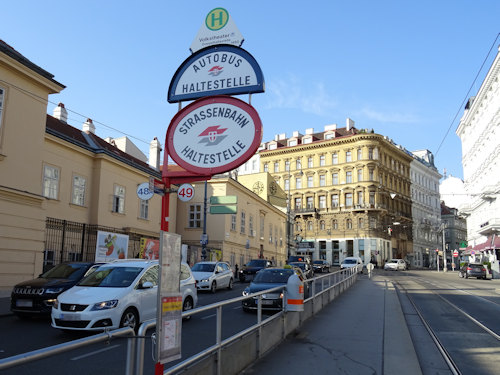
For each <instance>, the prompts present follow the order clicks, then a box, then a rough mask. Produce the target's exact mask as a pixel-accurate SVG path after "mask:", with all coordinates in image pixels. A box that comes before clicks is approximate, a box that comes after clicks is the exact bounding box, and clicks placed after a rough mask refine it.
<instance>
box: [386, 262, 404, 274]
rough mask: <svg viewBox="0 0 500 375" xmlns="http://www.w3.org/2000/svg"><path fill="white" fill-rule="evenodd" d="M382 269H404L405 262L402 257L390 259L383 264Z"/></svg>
mask: <svg viewBox="0 0 500 375" xmlns="http://www.w3.org/2000/svg"><path fill="white" fill-rule="evenodd" d="M384 270H392V271H405V270H406V262H405V261H404V260H403V259H390V260H388V261H387V262H386V263H385V264H384Z"/></svg>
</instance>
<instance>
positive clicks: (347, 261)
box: [342, 259, 356, 264]
mask: <svg viewBox="0 0 500 375" xmlns="http://www.w3.org/2000/svg"><path fill="white" fill-rule="evenodd" d="M342 263H344V264H356V259H344V261H343V262H342Z"/></svg>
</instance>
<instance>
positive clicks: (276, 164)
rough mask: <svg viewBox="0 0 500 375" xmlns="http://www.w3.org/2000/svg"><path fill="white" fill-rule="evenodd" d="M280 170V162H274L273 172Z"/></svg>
mask: <svg viewBox="0 0 500 375" xmlns="http://www.w3.org/2000/svg"><path fill="white" fill-rule="evenodd" d="M279 171H280V163H278V162H276V163H274V172H279Z"/></svg>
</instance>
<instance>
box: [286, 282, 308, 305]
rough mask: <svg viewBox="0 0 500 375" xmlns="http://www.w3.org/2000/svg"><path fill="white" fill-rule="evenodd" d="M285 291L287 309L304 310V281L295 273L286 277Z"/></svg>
mask: <svg viewBox="0 0 500 375" xmlns="http://www.w3.org/2000/svg"><path fill="white" fill-rule="evenodd" d="M286 291H287V293H286V296H287V298H286V309H287V311H304V281H303V280H302V279H301V278H300V277H299V276H298V275H297V274H295V273H294V274H293V275H292V276H290V277H289V278H288V282H287V284H286Z"/></svg>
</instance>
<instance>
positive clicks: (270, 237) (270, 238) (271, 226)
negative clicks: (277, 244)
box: [269, 224, 273, 243]
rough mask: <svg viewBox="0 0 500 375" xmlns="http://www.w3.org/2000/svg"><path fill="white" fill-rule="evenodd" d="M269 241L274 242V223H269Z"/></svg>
mask: <svg viewBox="0 0 500 375" xmlns="http://www.w3.org/2000/svg"><path fill="white" fill-rule="evenodd" d="M269 243H273V225H272V224H269Z"/></svg>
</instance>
